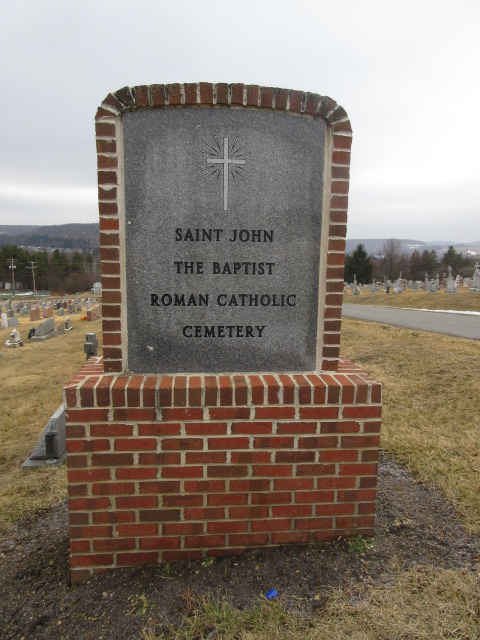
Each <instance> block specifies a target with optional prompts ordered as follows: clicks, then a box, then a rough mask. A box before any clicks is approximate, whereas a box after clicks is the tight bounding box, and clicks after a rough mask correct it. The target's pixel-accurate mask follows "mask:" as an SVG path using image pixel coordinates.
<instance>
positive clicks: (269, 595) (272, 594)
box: [266, 589, 278, 600]
mask: <svg viewBox="0 0 480 640" xmlns="http://www.w3.org/2000/svg"><path fill="white" fill-rule="evenodd" d="M266 596H267V600H273V598H278V591H277V590H276V589H270V591H268V592H267V594H266Z"/></svg>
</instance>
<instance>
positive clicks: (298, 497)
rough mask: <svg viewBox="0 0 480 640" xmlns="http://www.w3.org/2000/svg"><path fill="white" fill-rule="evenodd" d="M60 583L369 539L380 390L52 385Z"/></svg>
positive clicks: (97, 377) (94, 362)
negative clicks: (60, 388)
mask: <svg viewBox="0 0 480 640" xmlns="http://www.w3.org/2000/svg"><path fill="white" fill-rule="evenodd" d="M64 393H65V395H64V399H65V405H66V413H67V466H68V493H69V512H70V540H71V546H70V552H71V555H70V558H71V571H72V580H73V581H80V580H84V579H86V578H88V577H89V576H90V575H91V574H92V573H96V572H99V571H104V570H106V569H109V568H114V567H121V566H127V565H130V564H134V563H147V562H148V563H156V562H160V561H167V560H182V559H195V558H201V557H204V556H206V555H209V556H220V555H235V554H238V553H241V552H242V551H244V550H245V549H246V548H247V547H250V546H255V547H258V546H275V545H279V544H284V543H308V542H322V541H325V540H330V539H333V538H336V537H338V536H342V535H344V536H350V535H359V534H362V535H373V526H374V514H375V500H376V486H377V461H378V446H379V432H380V417H381V410H382V407H381V387H380V385H379V384H378V383H377V382H375V381H374V380H373V379H372V378H371V377H370V376H368V375H366V374H365V373H364V372H363V371H362V370H361V369H360V368H359V367H356V366H354V365H352V363H350V362H348V361H346V360H341V361H340V366H339V370H338V372H333V373H329V372H327V373H319V374H303V375H302V374H293V375H286V374H285V375H277V374H263V375H260V374H258V375H255V374H248V375H244V374H242V375H232V376H226V375H198V374H196V375H188V376H187V375H174V376H173V375H165V376H162V375H150V374H149V375H139V376H134V375H133V376H130V375H123V374H120V375H112V374H108V373H104V371H103V362H102V359H101V358H91V359H90V360H89V361H88V362H87V363H86V364H85V366H84V367H83V368H82V369H81V370H80V371H79V372H78V374H77V375H76V376H75V378H74V379H73V380H72V381H71V383H70V384H69V385H68V386H67V387H66V388H65V390H64Z"/></svg>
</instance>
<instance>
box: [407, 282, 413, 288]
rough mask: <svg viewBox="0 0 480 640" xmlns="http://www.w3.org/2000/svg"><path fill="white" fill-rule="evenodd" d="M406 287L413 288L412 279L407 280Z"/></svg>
mask: <svg viewBox="0 0 480 640" xmlns="http://www.w3.org/2000/svg"><path fill="white" fill-rule="evenodd" d="M407 289H413V280H409V281H408V282H407Z"/></svg>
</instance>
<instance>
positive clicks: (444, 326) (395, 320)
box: [342, 303, 480, 340]
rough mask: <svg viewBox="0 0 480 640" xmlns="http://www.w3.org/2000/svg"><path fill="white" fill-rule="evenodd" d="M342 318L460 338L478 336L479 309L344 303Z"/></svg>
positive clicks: (479, 331) (477, 337)
mask: <svg viewBox="0 0 480 640" xmlns="http://www.w3.org/2000/svg"><path fill="white" fill-rule="evenodd" d="M342 315H343V317H344V318H355V319H356V320H368V321H371V322H381V323H382V324H393V325H396V326H397V327H406V328H407V329H418V330H419V331H430V332H432V333H446V334H448V335H451V336H457V337H459V338H469V339H471V340H480V313H476V312H468V311H427V310H423V309H398V308H395V307H374V306H370V305H363V304H345V303H344V304H343V307H342Z"/></svg>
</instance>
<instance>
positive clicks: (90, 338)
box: [83, 333, 98, 360]
mask: <svg viewBox="0 0 480 640" xmlns="http://www.w3.org/2000/svg"><path fill="white" fill-rule="evenodd" d="M83 351H84V352H85V353H86V355H87V358H86V359H87V360H88V359H89V358H90V357H92V356H96V355H97V352H98V340H97V336H96V334H95V333H87V335H86V337H85V343H84V345H83Z"/></svg>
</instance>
